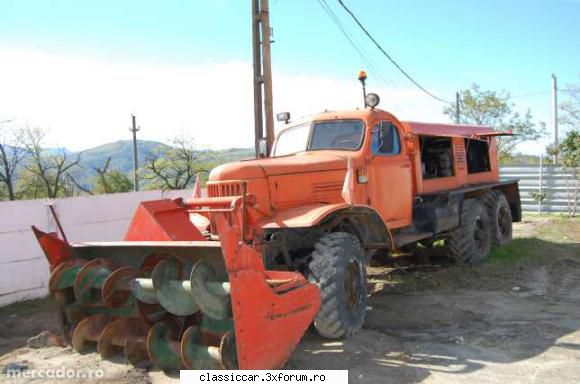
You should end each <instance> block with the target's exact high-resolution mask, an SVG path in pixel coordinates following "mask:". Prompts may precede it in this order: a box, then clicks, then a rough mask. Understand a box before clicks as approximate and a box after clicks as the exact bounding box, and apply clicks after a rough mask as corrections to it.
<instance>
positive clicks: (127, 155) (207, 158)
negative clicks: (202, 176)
mask: <svg viewBox="0 0 580 384" xmlns="http://www.w3.org/2000/svg"><path fill="white" fill-rule="evenodd" d="M170 148H171V147H170V146H169V145H167V144H164V143H160V142H157V141H147V140H138V141H137V155H138V161H139V165H140V166H141V167H142V166H143V164H144V163H145V160H146V159H147V158H149V157H150V156H151V155H153V154H155V153H156V152H158V151H164V150H167V149H170ZM65 150H66V149H65ZM67 153H68V154H69V156H71V157H74V156H76V155H79V156H80V158H81V165H82V167H83V169H77V170H76V171H75V172H74V176H75V179H76V180H77V182H79V183H80V184H82V185H84V186H85V187H88V183H89V182H90V181H89V180H90V179H91V178H92V177H93V176H95V174H96V173H95V171H94V169H95V167H102V166H103V165H104V164H105V162H106V161H107V159H108V158H109V157H110V158H111V165H110V169H115V170H118V171H120V172H123V173H125V174H130V173H131V172H132V171H133V141H131V140H120V141H115V142H113V143H107V144H103V145H99V146H98V147H94V148H90V149H86V150H84V151H80V152H70V151H67ZM253 157H254V149H253V148H230V149H223V150H200V151H199V159H200V161H201V162H209V163H214V164H223V163H228V162H232V161H238V160H244V159H251V158H253ZM142 182H143V183H146V182H145V181H142Z"/></svg>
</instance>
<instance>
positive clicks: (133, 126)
mask: <svg viewBox="0 0 580 384" xmlns="http://www.w3.org/2000/svg"><path fill="white" fill-rule="evenodd" d="M129 130H130V131H131V132H133V191H135V192H137V191H139V177H138V175H137V171H138V169H139V162H138V161H137V131H138V130H139V128H137V122H136V118H135V115H131V129H129Z"/></svg>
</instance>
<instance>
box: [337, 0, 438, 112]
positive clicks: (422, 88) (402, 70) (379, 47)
mask: <svg viewBox="0 0 580 384" xmlns="http://www.w3.org/2000/svg"><path fill="white" fill-rule="evenodd" d="M337 1H338V3H339V4H340V5H341V6H342V7H343V8H344V10H345V11H346V12H347V13H348V14H349V15H350V16H351V17H352V18H353V20H354V21H355V23H356V24H357V25H358V26H359V28H360V29H361V30H362V31H363V32H364V33H365V35H367V37H368V38H369V39H370V40H371V41H372V42H373V44H374V45H375V46H376V47H377V48H378V49H379V50H380V51H381V52H382V54H383V55H385V57H386V58H387V59H389V61H390V62H391V63H392V64H393V65H394V66H395V67H397V69H398V70H399V71H400V72H401V73H402V74H403V75H405V77H406V78H407V79H409V80H410V81H411V82H412V83H413V84H415V85H416V86H417V87H418V88H419V89H420V90H422V91H423V92H425V93H426V94H427V95H429V96H431V97H432V98H434V99H435V100H438V101H440V102H442V103H446V104H449V101H446V100H443V99H441V98H439V97H437V96H435V95H434V94H433V93H431V92H429V91H428V90H427V89H425V88H424V87H423V86H422V85H421V84H419V83H418V82H417V81H416V80H415V79H413V78H412V77H411V75H409V74H408V73H407V72H406V71H405V70H404V69H403V68H402V67H401V66H400V65H399V64H398V63H397V62H396V61H395V60H394V59H393V58H392V57H391V55H389V54H388V53H387V51H385V49H384V48H383V47H382V46H381V45H380V44H379V43H378V42H377V41H376V40H375V38H374V37H373V36H372V35H371V34H370V32H369V31H368V30H367V29H366V28H365V27H364V25H362V23H361V22H360V21H359V19H358V18H357V17H356V16H355V15H354V13H352V11H351V10H350V9H349V8H348V7H347V6H346V5H345V4H344V3H343V1H342V0H337Z"/></svg>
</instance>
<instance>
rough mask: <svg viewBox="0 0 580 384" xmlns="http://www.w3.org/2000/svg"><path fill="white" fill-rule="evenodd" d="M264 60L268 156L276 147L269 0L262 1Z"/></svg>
mask: <svg viewBox="0 0 580 384" xmlns="http://www.w3.org/2000/svg"><path fill="white" fill-rule="evenodd" d="M260 18H261V20H262V56H263V57H262V59H263V60H264V71H263V75H262V76H263V78H264V107H265V108H264V109H265V114H266V141H267V143H268V156H270V153H271V152H272V146H273V145H274V104H273V100H272V99H273V98H272V58H271V55H270V35H271V30H270V8H269V6H268V0H262V10H261V16H260Z"/></svg>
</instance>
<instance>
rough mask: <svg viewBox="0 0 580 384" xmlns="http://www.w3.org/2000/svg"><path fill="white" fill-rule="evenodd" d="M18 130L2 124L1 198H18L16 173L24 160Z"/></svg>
mask: <svg viewBox="0 0 580 384" xmlns="http://www.w3.org/2000/svg"><path fill="white" fill-rule="evenodd" d="M4 123H6V122H4ZM0 124H1V122H0ZM18 132H19V131H18V130H17V131H14V130H10V131H9V130H8V129H6V127H5V124H1V125H0V200H6V199H8V200H16V188H15V184H16V175H17V174H18V171H19V169H20V168H21V165H22V161H23V160H24V149H23V148H22V146H21V142H20V138H21V135H20V134H19V133H18Z"/></svg>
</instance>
